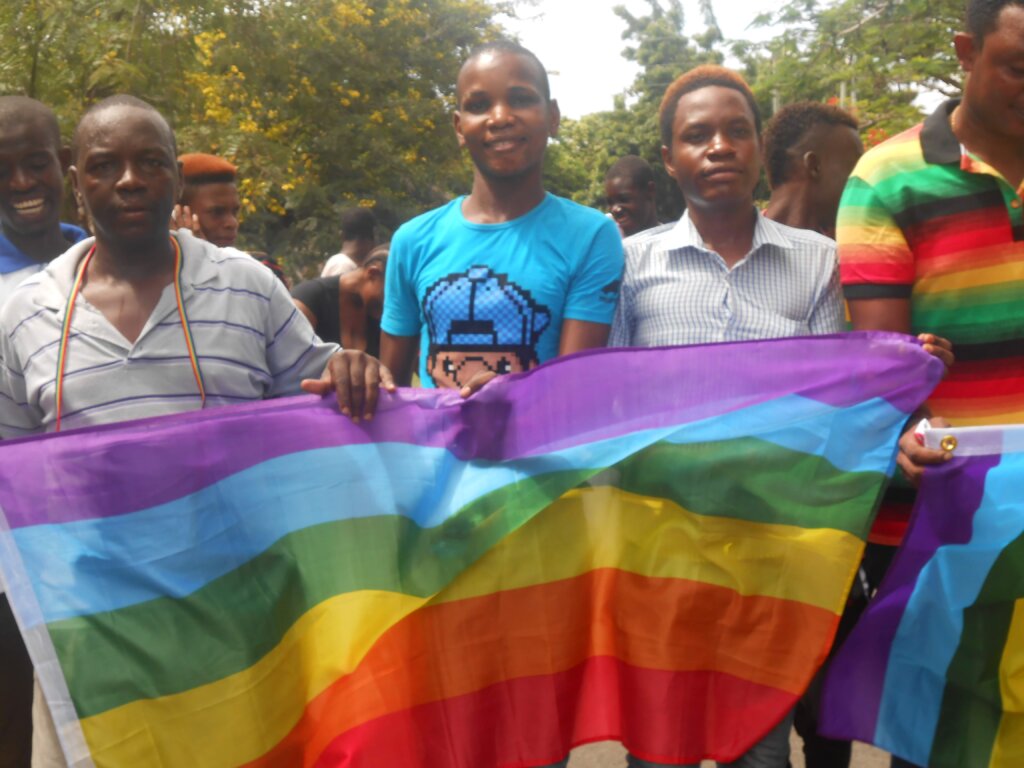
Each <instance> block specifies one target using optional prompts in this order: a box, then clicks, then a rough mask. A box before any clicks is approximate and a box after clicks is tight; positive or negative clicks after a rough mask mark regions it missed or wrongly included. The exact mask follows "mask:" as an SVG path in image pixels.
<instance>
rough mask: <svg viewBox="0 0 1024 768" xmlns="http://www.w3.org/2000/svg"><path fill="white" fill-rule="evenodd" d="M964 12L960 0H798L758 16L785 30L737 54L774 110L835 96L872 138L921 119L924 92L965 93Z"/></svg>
mask: <svg viewBox="0 0 1024 768" xmlns="http://www.w3.org/2000/svg"><path fill="white" fill-rule="evenodd" d="M962 14H963V4H962V1H961V0H842V1H841V2H838V3H834V4H827V5H823V4H821V3H818V2H815V0H793V2H790V3H789V4H788V5H785V6H783V7H782V8H781V9H780V10H779V11H778V12H777V13H775V14H766V15H763V16H762V17H760V18H759V19H758V22H759V23H762V24H781V25H783V26H784V27H785V29H784V30H783V32H782V33H781V34H779V35H778V36H776V37H775V38H774V39H772V40H770V41H768V42H767V43H764V44H761V45H751V44H749V43H745V42H742V41H739V42H737V43H735V44H734V52H735V53H737V54H738V55H739V56H740V57H741V58H742V59H743V60H744V62H745V65H746V68H747V76H748V78H749V79H750V81H751V83H752V86H753V88H754V91H755V94H756V95H757V96H758V99H759V101H760V102H761V103H762V104H765V105H766V106H767V107H768V110H769V114H770V111H771V105H772V104H773V103H777V104H786V103H789V102H792V101H798V100H801V99H812V100H818V101H826V100H832V101H835V102H837V103H840V104H841V105H843V106H846V107H848V108H852V109H853V110H854V111H855V112H856V113H857V115H858V117H859V119H860V121H861V125H862V128H863V130H864V131H865V133H867V134H868V138H869V143H874V142H876V141H877V140H880V139H881V138H884V137H886V136H888V135H891V134H892V133H895V132H897V131H900V130H903V129H905V128H907V127H909V126H911V125H913V124H914V123H916V122H917V121H918V120H920V118H921V112H920V109H919V108H918V107H917V106H916V105H915V103H914V102H915V99H916V98H917V96H918V95H919V94H920V93H922V92H923V91H925V90H931V91H937V92H939V93H942V94H945V95H948V96H952V95H955V94H957V93H959V91H960V88H961V86H962V80H961V77H960V73H959V67H958V65H957V61H956V56H955V54H954V52H953V46H952V39H953V33H954V32H955V31H956V30H957V29H958V28H959V27H960V26H961V20H962ZM871 139H874V141H870V140H871Z"/></svg>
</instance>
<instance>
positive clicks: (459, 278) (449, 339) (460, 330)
mask: <svg viewBox="0 0 1024 768" xmlns="http://www.w3.org/2000/svg"><path fill="white" fill-rule="evenodd" d="M423 315H424V317H425V318H426V322H427V332H428V333H429V334H430V348H429V350H428V357H427V369H428V370H429V372H430V375H431V377H432V378H433V379H434V384H435V385H437V386H438V387H454V388H461V387H463V386H465V385H466V383H467V382H468V381H469V380H470V379H471V378H473V376H474V375H476V374H477V373H479V372H481V371H484V370H488V371H493V372H494V373H518V372H520V371H525V370H528V369H529V368H531V367H532V366H533V365H535V364H536V363H537V350H536V345H537V341H538V340H539V339H540V337H541V334H542V333H543V332H544V330H545V329H546V328H547V327H548V326H549V325H550V324H551V312H550V310H548V308H547V307H545V306H543V305H541V304H538V303H537V302H535V301H534V300H533V298H532V297H531V296H530V292H529V291H527V290H525V289H523V288H521V287H519V286H518V285H516V284H515V283H513V282H512V281H510V280H509V279H508V275H499V274H495V273H494V272H492V271H491V269H490V267H480V266H476V267H471V268H470V269H469V271H467V272H464V273H458V274H452V275H448V276H447V277H445V278H442V279H441V280H438V281H437V282H436V283H434V284H433V285H432V286H430V288H428V289H427V292H426V295H425V296H424V299H423Z"/></svg>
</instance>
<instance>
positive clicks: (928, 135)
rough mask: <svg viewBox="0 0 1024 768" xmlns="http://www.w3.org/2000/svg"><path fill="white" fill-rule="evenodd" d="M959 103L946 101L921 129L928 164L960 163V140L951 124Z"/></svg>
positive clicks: (951, 100) (926, 119)
mask: <svg viewBox="0 0 1024 768" xmlns="http://www.w3.org/2000/svg"><path fill="white" fill-rule="evenodd" d="M959 103H960V100H959V99H950V100H949V101H945V102H943V103H942V104H940V105H939V108H938V109H936V110H935V111H934V112H932V113H931V114H930V115H928V117H927V118H925V121H924V125H923V126H922V127H921V151H922V152H923V154H924V159H925V161H926V162H929V163H932V164H935V165H953V164H959V163H960V154H961V152H960V140H959V139H957V137H956V135H955V134H954V133H953V126H952V125H950V122H949V121H950V116H951V115H952V114H953V110H954V109H956V108H957V105H958V104H959Z"/></svg>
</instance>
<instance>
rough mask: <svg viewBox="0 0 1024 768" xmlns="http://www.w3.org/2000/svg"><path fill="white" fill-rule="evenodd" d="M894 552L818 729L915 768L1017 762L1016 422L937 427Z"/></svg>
mask: <svg viewBox="0 0 1024 768" xmlns="http://www.w3.org/2000/svg"><path fill="white" fill-rule="evenodd" d="M927 435H928V436H927V440H928V441H929V443H928V444H929V445H930V447H936V448H937V447H939V445H940V444H941V443H943V441H944V447H945V448H947V449H951V450H952V451H953V455H954V459H953V460H952V461H950V462H948V463H947V464H945V465H942V466H939V467H935V468H932V469H929V470H928V471H927V472H926V473H925V477H924V480H923V482H922V484H921V490H920V491H919V493H918V498H917V504H916V506H915V508H914V516H913V518H912V520H911V525H910V529H909V530H908V532H907V537H906V539H905V540H904V542H903V547H902V548H901V549H900V551H899V552H898V553H897V554H896V557H895V558H894V560H893V563H892V566H891V567H890V569H889V573H888V574H887V575H886V577H885V580H884V581H883V582H882V587H881V589H880V590H879V592H878V594H877V595H876V597H875V599H874V601H873V602H872V603H871V605H870V606H869V607H868V610H867V612H866V613H865V614H864V616H863V617H862V618H861V620H860V623H859V624H858V625H857V627H856V628H855V629H854V631H853V633H852V634H851V635H850V637H849V638H848V640H847V641H846V643H844V645H843V647H842V648H841V649H840V651H839V653H838V654H837V656H836V658H835V660H834V661H833V662H832V665H831V668H830V670H829V674H828V678H827V681H826V688H825V706H824V729H825V731H826V732H827V733H830V734H833V735H836V736H842V737H845V738H855V739H859V740H861V741H866V742H870V743H872V744H876V745H878V746H879V747H882V748H884V749H887V750H889V751H890V752H892V753H893V754H895V755H898V756H899V757H902V758H904V759H906V760H909V761H911V762H912V763H914V764H915V765H922V766H936V767H937V768H986V767H987V766H991V768H1017V767H1018V766H1021V765H1024V426H1010V427H967V428H963V429H933V430H930V431H929V432H928V433H927Z"/></svg>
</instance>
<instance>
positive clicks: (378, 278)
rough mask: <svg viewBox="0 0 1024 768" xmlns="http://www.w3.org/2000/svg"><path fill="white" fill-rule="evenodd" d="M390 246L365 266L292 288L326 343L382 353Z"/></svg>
mask: <svg viewBox="0 0 1024 768" xmlns="http://www.w3.org/2000/svg"><path fill="white" fill-rule="evenodd" d="M389 247H390V246H389V245H388V244H387V243H385V244H384V245H378V246H377V247H376V248H374V249H373V250H372V251H370V254H369V255H368V256H367V257H366V260H365V261H364V262H363V263H362V265H361V266H359V267H356V269H354V270H353V271H351V272H346V273H345V274H343V275H340V276H337V277H316V278H314V279H312V280H307V281H305V282H303V283H299V284H298V285H297V286H295V288H293V289H292V300H293V301H294V302H295V306H297V307H298V308H299V310H300V311H301V312H302V314H304V315H305V316H306V319H307V320H309V323H310V325H312V326H313V330H314V331H316V332H317V335H318V336H319V337H320V338H321V339H323V340H324V341H333V342H336V343H338V344H341V346H342V348H343V349H361V350H363V351H364V352H368V353H369V354H371V355H373V356H374V357H376V356H378V355H379V354H380V316H381V313H382V312H383V310H384V270H385V269H386V268H387V263H388V250H389Z"/></svg>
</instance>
